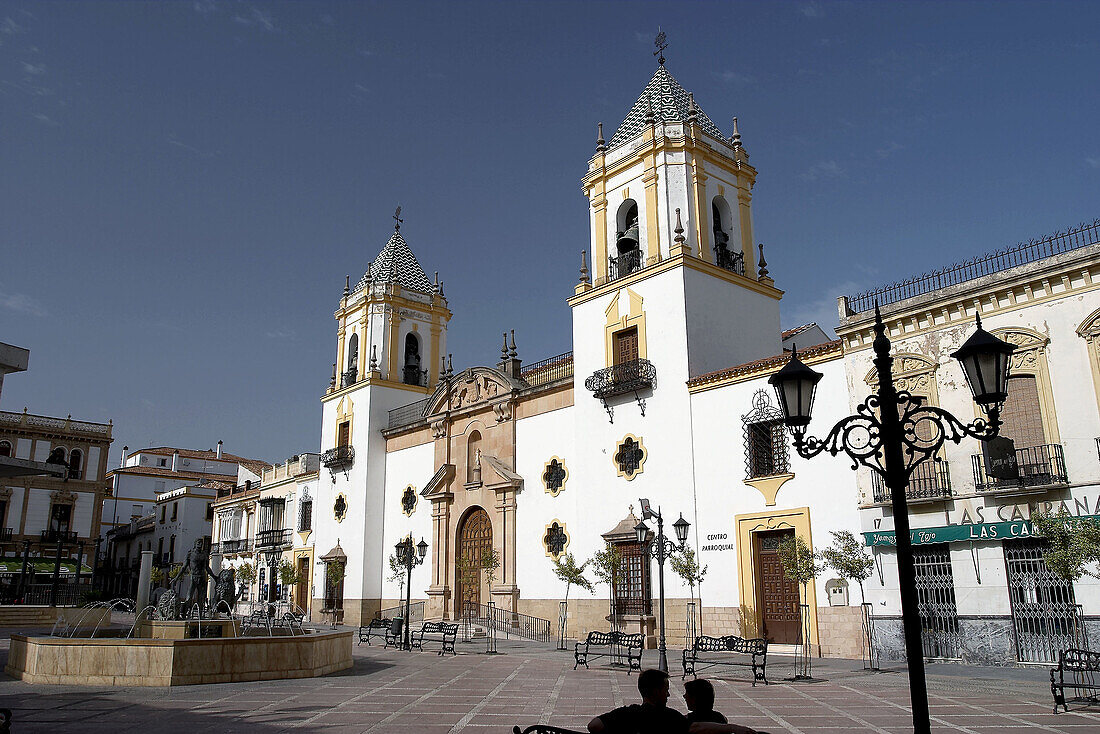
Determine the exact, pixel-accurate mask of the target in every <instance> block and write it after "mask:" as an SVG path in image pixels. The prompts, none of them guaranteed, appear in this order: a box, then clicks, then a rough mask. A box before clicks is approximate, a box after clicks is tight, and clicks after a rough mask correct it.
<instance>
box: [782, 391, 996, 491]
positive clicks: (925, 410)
mask: <svg viewBox="0 0 1100 734" xmlns="http://www.w3.org/2000/svg"><path fill="white" fill-rule="evenodd" d="M924 403H925V399H924V398H922V397H918V396H916V395H912V394H910V393H909V392H907V391H899V392H898V393H897V405H898V408H897V409H898V413H899V422H900V428H901V442H902V457H903V458H904V460H905V478H906V481H908V479H909V476H910V475H911V474H912V472H913V470H914V469H915V468H916V466H917V465H918V464H920V463H921V462H923V461H925V460H927V459H933V460H935V461H938V460H939V458H938V457H937V456H936V454H937V453H938V452H939V450H940V449H941V448H942V447H943V445H944V443H945V442H947V441H951V442H953V443H956V444H957V443H959V442H960V441H962V439H963V438H966V437H967V436H970V437H972V438H976V439H978V440H979V441H988V440H989V439H991V438H994V437H996V435H997V432H998V430H999V429H1000V426H1001V421H1000V417H999V414H998V412H997V411H996V410H990V412H989V417H988V419H987V418H981V417H979V418H975V419H974V420H973V421H971V422H970V423H963V422H962V421H960V420H959V419H958V418H956V417H955V416H954V415H952V414H951V413H949V412H947V411H946V410H944V409H942V408H938V407H936V406H933V405H925V404H924ZM879 410H880V400H879V396H878V395H869V396H868V397H867V398H866V399H865V400H864V401H863V403H861V404H860V405H859V406H858V407H857V408H856V414H855V415H851V416H848V417H847V418H844V419H843V420H841V421H839V422H838V423H837V424H836V425H835V426H833V428H832V430H831V431H829V433H828V435H826V436H825V438H824V439H819V438H816V437H814V436H807V435H806V433H805V429H801V430H800V429H798V428H792V429H791V434H792V436H793V437H794V447H795V451H797V452H798V455H799V456H801V457H802V458H804V459H810V458H813V457H814V456H817V455H818V454H820V453H822V452H828V453H829V454H831V455H832V456H836V455H837V454H839V453H841V452H843V453H845V454H847V456H848V457H849V458H850V459H851V460H852V469H853V470H854V469H857V468H858V467H859V466H860V465H862V466H865V467H867V468H869V469H871V470H872V471H875V472H877V473H878V474H879V475H880V476H882V477H883V478H884V479H885V478H886V470H885V467H884V466H883V452H882V423H881V422H880V420H879V417H878V412H879Z"/></svg>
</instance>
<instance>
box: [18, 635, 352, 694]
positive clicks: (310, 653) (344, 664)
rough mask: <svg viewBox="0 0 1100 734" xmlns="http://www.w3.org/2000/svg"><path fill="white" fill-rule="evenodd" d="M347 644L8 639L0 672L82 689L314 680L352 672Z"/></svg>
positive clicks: (329, 638) (334, 639)
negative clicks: (7, 648)
mask: <svg viewBox="0 0 1100 734" xmlns="http://www.w3.org/2000/svg"><path fill="white" fill-rule="evenodd" d="M204 621H205V620H204ZM351 641H352V633H351V632H350V631H324V632H313V633H310V634H305V635H295V636H282V637H237V638H233V637H229V638H205V637H204V638H203V639H179V640H166V639H117V638H109V637H97V638H91V639H89V638H77V637H27V636H25V635H12V636H11V647H10V648H9V652H8V665H7V667H6V668H5V669H4V670H5V672H6V673H7V674H8V675H10V676H12V677H13V678H18V679H20V680H23V681H26V682H28V683H48V684H55V685H56V684H60V685H82V686H185V685H196V684H204V683H235V682H243V681H255V680H278V679H282V678H315V677H318V676H322V675H327V674H329V673H335V672H336V671H339V670H346V669H348V668H350V667H351V666H352V659H351Z"/></svg>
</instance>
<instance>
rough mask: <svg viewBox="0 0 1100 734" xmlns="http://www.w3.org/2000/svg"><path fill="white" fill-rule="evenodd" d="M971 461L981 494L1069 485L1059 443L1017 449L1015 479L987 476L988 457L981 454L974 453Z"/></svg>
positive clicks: (977, 487)
mask: <svg viewBox="0 0 1100 734" xmlns="http://www.w3.org/2000/svg"><path fill="white" fill-rule="evenodd" d="M971 462H972V464H973V468H974V488H975V489H977V490H978V491H979V492H988V491H995V490H999V489H1008V488H1013V487H1045V486H1048V485H1052V484H1068V483H1069V475H1068V474H1067V473H1066V459H1065V455H1064V454H1063V453H1062V445H1061V444H1058V443H1047V444H1042V445H1039V446H1028V447H1025V448H1020V449H1016V467H1017V470H1018V476H1017V477H1016V478H1015V479H998V478H996V477H991V476H989V475H988V474H986V471H985V458H984V457H983V456H982V455H981V454H974V455H973V456H972V457H971Z"/></svg>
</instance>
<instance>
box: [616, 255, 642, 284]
mask: <svg viewBox="0 0 1100 734" xmlns="http://www.w3.org/2000/svg"><path fill="white" fill-rule="evenodd" d="M608 263H609V265H610V267H609V268H608V270H607V280H608V282H610V281H612V280H618V279H619V278H625V277H626V276H628V275H630V274H631V273H634V272H637V271H639V270H641V269H642V264H643V261H642V251H641V250H627V251H626V252H621V253H619V256H618V257H609V258H608Z"/></svg>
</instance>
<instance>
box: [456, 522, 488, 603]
mask: <svg viewBox="0 0 1100 734" xmlns="http://www.w3.org/2000/svg"><path fill="white" fill-rule="evenodd" d="M492 547H493V523H492V521H491V520H490V519H489V513H487V512H486V511H485V510H484V509H482V508H480V507H472V508H470V510H469V511H468V512H467V513H466V515H465V516H463V518H462V522H460V523H459V525H458V542H457V543H456V544H455V586H456V589H457V590H456V592H455V619H459V618H461V617H462V614H463V610H464V609H465V608H466V604H467V603H470V604H475V605H477V604H482V603H483V602H484V601H487V599H482V593H481V591H482V589H481V587H482V579H483V578H484V575H485V574H484V571H483V570H482V568H481V565H482V561H483V559H485V558H486V557H487V556H488V554H489V551H490V550H491V549H492ZM486 591H488V590H486ZM475 614H476V612H475Z"/></svg>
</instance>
